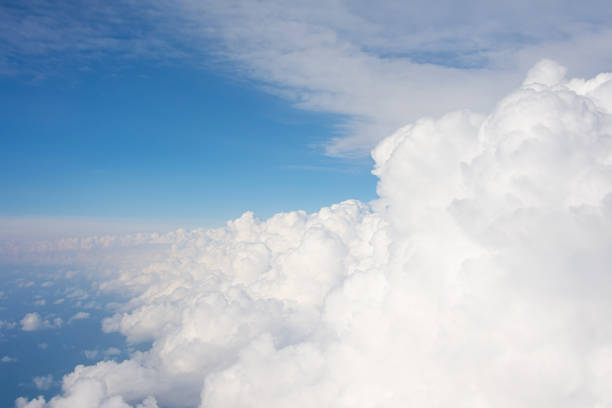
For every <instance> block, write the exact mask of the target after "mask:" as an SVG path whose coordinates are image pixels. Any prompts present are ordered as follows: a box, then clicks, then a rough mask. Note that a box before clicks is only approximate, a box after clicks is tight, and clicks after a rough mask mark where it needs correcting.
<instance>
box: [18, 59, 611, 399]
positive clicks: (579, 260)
mask: <svg viewBox="0 0 612 408" xmlns="http://www.w3.org/2000/svg"><path fill="white" fill-rule="evenodd" d="M372 154H373V157H374V159H375V162H376V165H375V169H374V173H375V174H376V175H377V176H378V177H379V178H380V182H379V184H378V194H379V199H378V200H377V201H375V202H373V203H371V204H369V205H366V204H363V203H359V202H357V201H345V202H342V203H339V204H336V205H333V206H331V207H327V208H323V209H321V210H320V211H319V212H317V213H314V214H306V213H304V212H300V211H298V212H292V213H283V214H277V215H275V216H273V217H272V218H270V219H268V220H266V221H261V220H259V219H257V218H255V217H254V216H253V214H251V213H246V214H244V215H243V216H242V217H240V218H239V219H237V220H234V221H230V222H228V224H227V226H226V227H225V228H221V229H214V230H201V231H180V233H179V232H177V233H176V234H173V235H172V246H171V249H170V251H169V255H168V256H167V257H165V258H163V259H159V260H156V261H155V262H152V263H150V264H149V265H148V266H145V267H142V268H131V269H121V272H120V273H117V274H116V275H114V276H112V277H111V278H109V279H108V280H107V281H106V282H104V284H103V287H104V288H106V289H107V290H114V289H116V288H125V287H128V288H130V289H131V290H132V293H134V294H135V295H134V296H133V297H132V298H131V300H130V301H129V302H128V303H127V304H126V305H124V307H123V309H122V310H120V311H118V312H117V313H116V314H115V315H113V316H110V317H108V318H107V319H105V320H104V321H103V323H102V328H103V330H104V331H107V332H120V333H122V334H123V335H124V336H126V338H127V339H128V341H129V342H132V343H140V342H145V341H150V342H152V346H151V348H150V349H149V350H147V351H144V352H135V353H134V354H133V355H132V356H131V357H130V358H129V359H127V360H124V361H122V362H114V361H101V362H99V363H97V364H95V365H91V366H78V367H76V368H75V370H74V371H73V372H72V373H70V374H68V375H67V376H65V377H64V379H63V387H62V389H63V391H62V394H61V395H58V396H56V397H54V398H52V399H51V400H49V401H46V400H44V399H42V397H41V398H38V399H35V400H32V401H27V400H25V399H20V400H18V401H17V406H18V407H20V408H26V407H29V408H32V407H53V408H62V407H75V406H79V407H92V408H93V407H104V408H110V407H143V408H144V407H147V408H152V407H156V406H159V407H203V408H217V407H223V408H227V407H269V408H274V407H286V406H289V405H291V406H297V407H313V406H317V407H364V408H365V407H405V406H423V407H448V406H457V407H496V408H499V407H501V408H504V407H518V406H538V407H555V408H559V407H575V406H592V407H606V406H612V391H610V387H609V384H610V383H612V324H611V323H610V321H611V319H610V313H609V311H610V310H612V301H611V300H610V296H609V294H610V293H612V292H611V291H612V279H611V276H610V272H609V265H610V264H612V255H610V254H612V195H611V194H610V193H611V192H612V74H600V75H598V76H596V77H595V78H593V79H590V80H582V79H571V80H570V79H566V77H565V69H564V68H563V67H561V66H559V65H557V64H556V63H554V62H552V61H548V60H544V61H542V62H540V63H539V64H538V65H536V66H535V67H534V68H533V69H531V70H530V71H529V73H528V74H527V78H526V80H525V82H524V83H523V85H522V86H521V87H520V88H519V89H518V90H516V91H514V92H512V93H511V94H509V95H508V96H506V97H505V98H503V99H502V100H501V101H499V102H498V104H497V105H496V107H495V109H494V110H493V111H492V112H491V113H489V114H488V115H478V114H474V113H471V112H469V111H459V112H453V113H449V114H447V115H445V116H443V117H441V118H439V119H431V118H424V119H421V120H418V121H416V122H414V123H412V124H410V125H408V126H406V127H404V128H401V129H399V130H398V131H397V132H396V133H394V134H393V135H391V136H390V137H388V138H387V139H385V140H384V141H383V142H381V143H380V144H379V145H378V146H377V147H376V149H375V150H374V151H373V153H372Z"/></svg>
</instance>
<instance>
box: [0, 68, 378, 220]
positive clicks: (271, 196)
mask: <svg viewBox="0 0 612 408" xmlns="http://www.w3.org/2000/svg"><path fill="white" fill-rule="evenodd" d="M106 62H107V63H110V64H112V62H113V61H106ZM0 83H1V92H0V95H1V96H0V107H1V111H2V113H1V115H2V127H3V147H4V148H3V149H2V153H1V154H2V160H1V162H2V164H1V166H2V167H1V172H2V179H3V184H4V189H3V192H2V195H3V199H2V200H1V204H0V212H1V214H2V215H4V216H28V215H37V216H64V217H65V216H81V217H82V216H89V217H108V218H112V217H118V218H126V219H149V220H151V221H168V222H183V223H188V224H191V225H195V226H197V225H210V224H211V223H213V224H219V223H220V222H222V221H224V220H225V219H229V218H233V217H236V216H238V215H240V214H241V213H242V212H244V211H246V210H253V211H255V212H256V213H257V214H258V215H259V216H262V217H267V216H270V215H272V214H273V213H276V212H279V211H287V210H294V209H305V210H308V211H314V210H316V209H317V208H319V207H321V206H323V205H329V204H331V203H333V202H336V201H341V200H342V199H345V198H357V199H360V200H365V201H368V200H370V199H372V198H373V197H374V195H375V179H374V177H373V176H371V175H370V174H369V169H370V166H371V165H370V161H369V160H368V159H367V158H361V159H357V160H355V159H353V160H350V161H348V160H338V159H332V158H329V157H326V156H325V155H324V154H323V148H322V147H321V146H322V144H323V142H324V141H325V140H327V139H328V138H330V136H331V135H333V133H334V132H335V131H336V129H335V126H336V125H337V122H338V120H337V119H336V118H334V115H330V114H324V113H311V112H305V111H302V110H297V109H295V108H293V107H291V106H289V105H288V104H286V103H285V102H284V101H283V100H281V99H280V98H279V97H277V96H273V95H269V94H266V93H264V92H262V91H261V90H259V89H258V88H257V87H256V86H254V85H253V84H250V83H248V82H244V81H233V80H232V79H231V78H229V77H228V76H227V75H215V74H214V73H212V72H210V71H208V70H194V69H192V68H189V67H180V66H172V67H167V66H166V67H159V66H157V67H156V66H154V65H148V64H144V63H143V64H140V63H139V64H137V65H134V66H130V67H127V68H126V69H122V70H120V71H119V72H114V71H113V69H112V67H111V68H110V69H109V68H108V67H105V66H103V64H99V66H97V67H94V68H93V69H92V70H91V71H89V72H85V73H83V72H80V73H73V72H71V73H70V74H69V75H68V73H65V74H62V75H58V76H56V77H52V78H46V79H43V80H40V81H35V82H32V81H27V80H26V79H24V78H3V79H2V82H0Z"/></svg>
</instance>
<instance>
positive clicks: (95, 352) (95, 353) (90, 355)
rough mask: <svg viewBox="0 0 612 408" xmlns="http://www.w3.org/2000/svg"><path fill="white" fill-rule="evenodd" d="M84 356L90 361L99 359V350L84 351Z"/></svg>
mask: <svg viewBox="0 0 612 408" xmlns="http://www.w3.org/2000/svg"><path fill="white" fill-rule="evenodd" d="M83 354H85V357H86V358H87V359H88V360H93V359H95V358H96V357H98V350H84V351H83Z"/></svg>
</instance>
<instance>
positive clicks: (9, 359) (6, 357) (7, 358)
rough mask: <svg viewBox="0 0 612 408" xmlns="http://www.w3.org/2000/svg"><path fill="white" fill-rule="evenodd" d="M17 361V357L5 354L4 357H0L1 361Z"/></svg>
mask: <svg viewBox="0 0 612 408" xmlns="http://www.w3.org/2000/svg"><path fill="white" fill-rule="evenodd" d="M16 361H17V357H9V356H3V357H2V358H0V362H3V363H14V362H16Z"/></svg>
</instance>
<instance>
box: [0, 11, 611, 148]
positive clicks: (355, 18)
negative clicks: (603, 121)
mask: <svg viewBox="0 0 612 408" xmlns="http://www.w3.org/2000/svg"><path fill="white" fill-rule="evenodd" d="M609 21H612V10H611V9H610V7H608V4H607V3H606V2H604V1H589V2H587V4H585V3H581V4H580V5H577V4H576V3H575V2H570V1H560V2H554V4H553V3H551V2H549V1H537V2H526V1H519V2H513V3H512V5H509V4H504V3H499V2H481V1H468V2H462V3H461V4H459V3H456V2H452V1H441V2H436V3H435V4H432V3H431V2H426V1H412V2H397V1H385V2H381V3H377V5H376V7H375V10H373V7H371V2H365V1H356V2H346V1H331V2H329V1H325V2H323V1H308V2H304V1H297V2H289V3H288V2H283V1H278V0H268V1H263V2H262V1H206V0H205V1H189V0H180V1H173V2H170V1H167V0H149V1H144V2H138V3H134V2H131V1H127V0H125V1H124V0H115V1H112V2H110V3H109V2H101V1H93V2H81V3H77V4H76V5H74V4H72V3H71V4H70V5H67V4H61V3H60V4H57V2H50V1H46V0H37V1H30V2H26V3H22V2H20V3H17V2H9V3H5V4H4V6H2V8H1V10H0V22H2V24H1V25H0V26H1V27H3V28H2V29H1V30H0V38H2V39H3V43H4V45H3V46H1V47H0V52H1V53H2V54H3V57H2V58H1V59H0V60H1V61H2V62H0V66H1V67H0V70H2V71H4V72H12V71H20V72H22V71H23V70H22V68H23V65H27V66H28V70H31V71H33V72H34V71H36V72H38V73H39V74H40V75H44V73H42V72H41V66H43V65H44V66H45V67H50V66H51V67H52V66H54V65H58V64H66V63H67V61H73V62H74V60H75V59H76V61H80V64H81V65H86V64H87V62H88V61H91V60H92V59H94V60H95V59H100V58H105V57H108V56H119V57H121V58H124V59H126V58H127V59H133V58H140V59H142V58H145V59H149V60H152V61H158V62H160V63H167V62H168V61H182V63H185V62H187V63H189V64H193V65H196V66H208V67H210V65H211V64H216V65H215V67H216V69H219V70H222V71H224V72H225V73H226V74H227V75H229V76H232V77H233V78H240V79H253V80H256V81H258V84H259V86H261V87H262V89H266V90H267V91H269V92H274V93H276V94H279V95H282V96H283V97H285V98H287V99H288V100H290V101H291V102H292V103H293V104H295V105H296V106H298V107H301V108H305V109H311V110H317V111H324V112H332V113H336V114H339V115H341V116H342V117H343V118H345V119H344V121H343V122H342V123H341V125H340V126H339V129H338V131H339V136H338V137H336V138H334V139H333V140H330V141H328V142H327V143H326V145H325V149H326V152H327V153H328V154H330V155H361V154H364V153H366V152H367V151H368V150H369V149H370V148H371V147H372V146H373V145H374V143H375V142H376V141H378V140H380V139H381V138H382V137H384V136H386V135H388V134H390V133H391V132H392V131H393V130H395V129H396V128H397V127H399V126H401V125H404V124H405V123H407V122H410V121H412V120H415V119H417V118H419V117H421V116H424V115H440V114H442V113H444V112H447V111H449V110H453V109H457V108H471V109H476V110H487V109H489V108H490V107H491V106H490V105H492V103H493V102H494V101H495V100H497V99H498V98H499V97H500V96H501V95H503V94H504V93H505V92H507V91H508V90H510V89H512V88H513V87H514V86H516V85H517V84H518V82H519V78H520V75H521V73H522V72H524V71H525V70H526V68H527V67H528V66H530V65H532V64H533V63H534V62H535V61H536V60H539V59H540V58H542V57H543V56H546V57H553V58H556V59H557V60H559V61H561V62H562V63H564V64H565V65H567V66H568V67H569V68H570V72H572V73H574V74H576V75H591V74H593V73H595V72H596V71H599V70H601V69H604V68H605V67H606V66H610V63H611V62H612V56H611V55H610V53H609V52H607V51H606V50H607V46H608V44H610V40H611V39H612V28H611V27H610V23H609ZM602 51H603V52H602ZM43 62H44V64H43ZM45 69H48V68H45ZM26 71H27V70H26Z"/></svg>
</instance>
